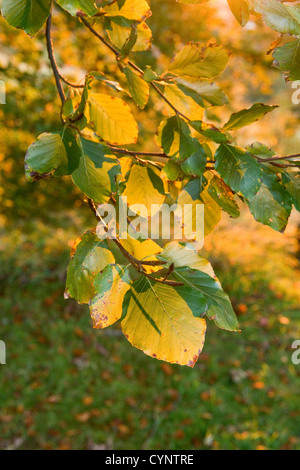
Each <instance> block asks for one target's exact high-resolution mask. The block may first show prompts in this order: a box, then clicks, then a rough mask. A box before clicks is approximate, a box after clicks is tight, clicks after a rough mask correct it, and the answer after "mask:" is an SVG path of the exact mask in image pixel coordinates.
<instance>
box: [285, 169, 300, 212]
mask: <svg viewBox="0 0 300 470" xmlns="http://www.w3.org/2000/svg"><path fill="white" fill-rule="evenodd" d="M282 181H283V183H284V184H285V187H286V189H287V190H288V192H289V194H290V195H291V197H292V200H293V203H294V206H295V208H296V209H297V211H300V173H299V172H297V173H296V172H295V173H291V172H287V171H285V172H283V173H282Z"/></svg>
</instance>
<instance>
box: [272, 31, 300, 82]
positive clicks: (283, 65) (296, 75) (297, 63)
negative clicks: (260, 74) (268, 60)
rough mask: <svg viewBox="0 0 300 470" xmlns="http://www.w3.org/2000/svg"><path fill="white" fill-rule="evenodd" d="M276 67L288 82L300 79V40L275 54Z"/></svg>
mask: <svg viewBox="0 0 300 470" xmlns="http://www.w3.org/2000/svg"><path fill="white" fill-rule="evenodd" d="M273 57H274V59H275V61H274V65H275V67H277V68H278V69H279V70H280V71H281V72H284V74H285V75H286V77H287V78H288V80H299V79H300V39H294V40H293V41H291V42H287V43H286V44H284V45H283V46H281V47H277V48H276V49H275V51H274V52H273Z"/></svg>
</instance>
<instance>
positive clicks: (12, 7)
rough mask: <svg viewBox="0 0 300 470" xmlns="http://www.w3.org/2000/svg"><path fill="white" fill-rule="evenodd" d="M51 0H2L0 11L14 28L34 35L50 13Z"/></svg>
mask: <svg viewBox="0 0 300 470" xmlns="http://www.w3.org/2000/svg"><path fill="white" fill-rule="evenodd" d="M51 3H52V1H51V0H14V1H12V0H2V5H1V13H2V16H3V17H4V18H5V19H6V21H7V22H8V23H9V24H10V25H11V26H14V27H15V28H19V29H23V30H24V31H25V32H26V33H27V34H29V36H35V35H36V33H37V32H38V31H39V30H40V29H41V28H42V26H43V25H44V23H45V21H46V19H47V18H48V16H49V14H50V9H51Z"/></svg>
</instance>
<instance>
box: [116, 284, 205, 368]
mask: <svg viewBox="0 0 300 470" xmlns="http://www.w3.org/2000/svg"><path fill="white" fill-rule="evenodd" d="M130 294H131V295H129V292H128V294H127V296H128V297H127V299H126V300H127V305H126V315H125V317H124V319H123V320H122V330H123V333H124V334H125V336H126V338H127V339H128V341H129V342H130V343H131V344H132V345H133V346H135V347H136V348H138V349H141V350H142V351H143V352H144V353H145V354H147V355H148V356H152V357H155V358H157V359H160V360H163V361H167V362H171V363H176V364H180V365H187V366H190V367H193V366H194V365H195V362H196V361H197V359H198V356H199V354H200V353H201V351H202V348H203V344H204V339H205V331H206V323H205V320H204V319H203V318H197V317H194V316H193V313H192V311H191V309H190V308H189V306H188V304H187V303H186V302H185V300H184V299H183V297H182V296H181V295H180V294H179V292H177V290H176V289H175V288H174V287H171V286H167V285H164V284H159V283H152V282H150V281H149V280H148V279H145V278H143V277H141V278H140V279H138V281H136V282H135V283H134V284H133V286H132V287H131V290H130Z"/></svg>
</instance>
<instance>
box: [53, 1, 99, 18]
mask: <svg viewBox="0 0 300 470" xmlns="http://www.w3.org/2000/svg"><path fill="white" fill-rule="evenodd" d="M56 3H58V5H60V6H61V7H62V8H64V10H66V11H68V12H69V13H70V14H71V15H73V16H76V14H77V12H78V11H79V10H82V11H83V12H84V13H86V14H87V15H88V16H93V15H95V13H97V11H98V9H97V7H96V5H95V2H94V0H56Z"/></svg>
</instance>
